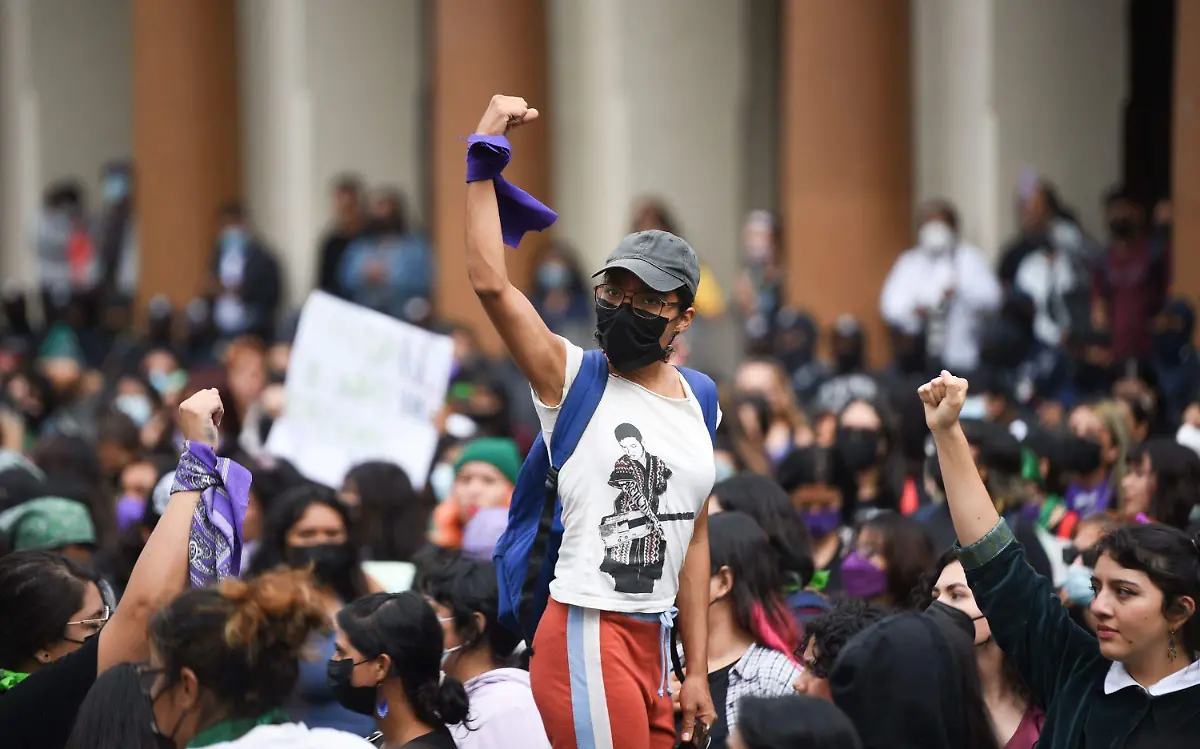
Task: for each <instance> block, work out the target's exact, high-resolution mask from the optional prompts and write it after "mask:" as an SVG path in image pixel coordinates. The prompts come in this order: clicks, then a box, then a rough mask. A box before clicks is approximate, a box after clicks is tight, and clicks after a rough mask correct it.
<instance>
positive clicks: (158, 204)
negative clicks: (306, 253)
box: [133, 0, 241, 307]
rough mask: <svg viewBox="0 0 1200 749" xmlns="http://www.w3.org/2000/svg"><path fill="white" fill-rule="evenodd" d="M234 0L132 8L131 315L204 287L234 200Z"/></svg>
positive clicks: (149, 0) (146, 2)
mask: <svg viewBox="0 0 1200 749" xmlns="http://www.w3.org/2000/svg"><path fill="white" fill-rule="evenodd" d="M236 5H237V4H236V2H235V0H133V83H134V85H133V151H134V161H135V164H136V169H137V205H138V208H137V220H138V232H139V251H140V255H141V258H140V259H141V275H140V282H139V285H138V296H139V307H140V306H141V303H144V301H145V300H146V299H147V298H148V297H150V296H152V295H154V294H160V293H162V294H166V295H167V296H168V297H170V298H171V300H172V302H174V303H175V304H176V305H181V304H185V303H186V302H187V301H188V300H189V299H191V298H192V297H193V296H194V295H196V294H197V293H199V292H200V291H201V289H202V288H203V287H204V282H205V279H206V278H207V275H208V266H209V262H210V260H211V255H212V248H213V241H214V237H215V231H216V214H217V210H218V208H219V207H220V206H221V204H223V203H224V202H226V201H229V200H233V199H236V198H240V197H241V168H240V167H241V163H240V149H239V120H238V64H237V47H238V45H237V13H236V10H237V9H236Z"/></svg>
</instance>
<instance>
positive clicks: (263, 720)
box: [188, 707, 291, 749]
mask: <svg viewBox="0 0 1200 749" xmlns="http://www.w3.org/2000/svg"><path fill="white" fill-rule="evenodd" d="M290 722H291V718H289V717H288V714H287V713H285V712H284V711H283V710H281V709H280V708H278V707H277V708H275V709H274V710H269V711H267V712H266V713H264V714H263V715H260V716H259V717H257V718H234V719H233V720H223V721H221V722H220V723H217V724H216V725H212V726H209V727H208V728H205V729H204V730H203V731H201V732H200V733H198V734H196V738H194V739H192V740H191V741H189V742H188V749H192V747H201V746H212V745H213V744H222V743H225V742H229V741H236V740H238V739H240V738H241V737H243V736H245V735H246V734H248V733H250V732H251V731H253V730H254V729H255V728H258V727H259V726H277V725H280V724H281V723H290Z"/></svg>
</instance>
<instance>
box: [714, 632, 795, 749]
mask: <svg viewBox="0 0 1200 749" xmlns="http://www.w3.org/2000/svg"><path fill="white" fill-rule="evenodd" d="M799 677H800V667H799V666H797V665H796V664H795V663H793V662H792V661H791V660H789V659H788V657H787V656H786V655H784V654H783V653H780V652H779V651H777V650H771V649H770V648H764V647H763V646H762V645H758V644H754V645H751V646H750V649H749V650H747V651H746V653H745V655H743V656H742V657H741V658H739V659H738V662H737V663H735V664H733V668H731V669H730V670H729V691H727V692H726V693H725V725H726V726H727V727H728V728H729V730H731V731H732V730H733V727H734V726H735V725H737V717H738V703H739V702H740V701H741V700H742V698H743V697H782V696H784V695H788V694H792V692H793V689H792V683H793V682H795V681H796V679H797V678H799Z"/></svg>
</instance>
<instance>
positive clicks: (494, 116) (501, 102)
mask: <svg viewBox="0 0 1200 749" xmlns="http://www.w3.org/2000/svg"><path fill="white" fill-rule="evenodd" d="M537 116H538V111H537V110H536V109H533V108H531V107H530V106H529V105H528V104H526V103H525V100H524V99H522V98H521V97H519V96H502V95H500V94H496V95H495V96H493V97H492V100H491V102H489V103H488V108H487V111H486V112H484V113H483V119H482V120H480V121H479V127H477V128H475V134H476V135H505V134H507V133H508V131H509V130H511V129H513V128H514V127H518V126H520V125H524V124H525V123H527V122H533V121H534V120H536V119H537Z"/></svg>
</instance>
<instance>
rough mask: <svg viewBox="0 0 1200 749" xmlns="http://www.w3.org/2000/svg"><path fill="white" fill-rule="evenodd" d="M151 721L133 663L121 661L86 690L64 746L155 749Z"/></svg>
mask: <svg viewBox="0 0 1200 749" xmlns="http://www.w3.org/2000/svg"><path fill="white" fill-rule="evenodd" d="M153 724H154V711H153V710H152V709H151V708H150V703H149V702H148V701H147V700H146V699H145V696H144V695H143V694H142V689H141V686H140V681H139V679H138V668H137V666H135V665H134V664H132V663H122V664H120V665H117V666H114V667H113V668H110V669H109V670H107V671H105V672H104V673H102V674H100V676H98V677H97V678H96V683H95V684H93V685H92V688H91V689H90V690H88V693H87V697H86V698H84V700H83V704H81V705H80V706H79V715H78V716H76V718H75V727H74V728H73V729H71V738H70V739H68V740H67V746H66V749H158V742H157V741H156V740H155V738H154V731H152V730H151V726H152V725H153Z"/></svg>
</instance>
